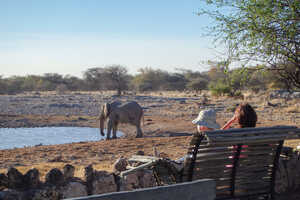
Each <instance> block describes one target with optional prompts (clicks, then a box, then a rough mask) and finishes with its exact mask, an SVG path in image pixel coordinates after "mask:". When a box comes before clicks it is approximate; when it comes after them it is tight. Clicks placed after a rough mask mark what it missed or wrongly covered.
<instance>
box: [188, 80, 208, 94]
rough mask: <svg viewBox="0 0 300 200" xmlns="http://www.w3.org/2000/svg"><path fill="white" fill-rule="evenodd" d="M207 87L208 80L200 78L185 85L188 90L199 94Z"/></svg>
mask: <svg viewBox="0 0 300 200" xmlns="http://www.w3.org/2000/svg"><path fill="white" fill-rule="evenodd" d="M207 86H208V80H207V79H204V78H202V77H198V78H195V79H192V80H191V81H190V82H188V83H187V85H186V87H187V88H188V89H191V90H195V91H197V92H200V93H201V91H202V90H205V89H207Z"/></svg>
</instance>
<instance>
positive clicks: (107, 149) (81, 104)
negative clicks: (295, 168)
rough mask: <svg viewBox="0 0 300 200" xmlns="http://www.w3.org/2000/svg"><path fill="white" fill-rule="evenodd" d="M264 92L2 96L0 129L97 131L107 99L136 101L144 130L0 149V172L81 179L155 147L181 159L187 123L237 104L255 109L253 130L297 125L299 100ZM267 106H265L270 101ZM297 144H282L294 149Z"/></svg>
mask: <svg viewBox="0 0 300 200" xmlns="http://www.w3.org/2000/svg"><path fill="white" fill-rule="evenodd" d="M267 96H268V94H267V93H266V92H261V93H256V94H253V93H250V92H247V93H245V97H244V98H229V97H218V98H217V97H212V96H210V95H209V94H208V93H206V94H205V95H204V94H195V93H180V92H155V93H144V94H142V93H141V94H135V95H133V94H131V95H125V96H122V97H116V96H114V95H113V93H112V92H106V93H100V92H77V93H65V94H56V93H43V92H42V93H24V94H20V95H0V99H1V101H0V102H1V105H0V127H42V126H87V127H98V121H97V115H98V112H99V107H100V104H102V103H103V102H106V101H112V100H120V101H128V100H135V101H137V102H138V103H140V104H141V105H142V106H143V108H144V110H145V119H144V125H142V129H143V132H144V136H145V137H144V138H139V139H136V138H134V135H135V133H134V131H135V128H134V127H130V126H127V125H121V127H120V129H121V131H123V132H124V133H125V137H124V138H120V139H117V140H110V141H98V142H80V143H72V144H62V145H49V146H36V147H27V148H19V149H11V150H0V173H1V172H6V170H7V168H8V167H9V166H14V167H16V168H17V169H18V170H20V171H21V172H26V171H27V170H29V169H30V168H32V167H35V168H37V169H38V170H39V171H40V172H41V178H42V179H43V178H44V176H45V174H46V173H47V172H48V171H49V170H50V169H51V168H54V167H57V168H59V169H62V167H63V166H64V165H65V164H72V165H74V166H75V167H76V172H75V176H78V177H83V173H84V171H83V168H84V167H85V166H87V165H89V164H92V165H93V167H94V168H95V169H97V170H101V169H103V170H107V171H111V170H112V164H113V163H114V162H115V161H116V160H117V159H118V158H119V157H121V156H123V157H130V156H131V155H133V154H135V153H136V152H137V151H144V152H145V154H146V155H153V147H154V146H155V147H156V149H157V150H158V151H159V152H161V155H163V156H167V157H169V158H171V159H175V158H179V157H181V156H183V155H184V154H185V152H186V150H187V146H188V144H189V139H190V136H189V134H190V133H193V132H194V130H195V127H194V125H193V124H192V123H191V121H192V119H193V118H195V117H196V116H197V114H198V112H199V111H200V110H201V109H204V108H208V107H210V108H215V109H216V110H217V112H218V114H217V118H218V119H217V121H218V122H219V123H220V124H221V125H222V124H224V123H225V121H227V120H228V119H229V118H231V116H232V114H233V111H234V109H235V107H236V105H237V104H238V103H240V102H242V101H244V100H246V101H247V102H249V103H250V104H251V105H252V106H254V108H255V109H256V111H257V114H258V124H257V126H260V127H261V126H273V125H296V126H297V125H299V124H300V99H290V100H284V99H273V100H268V98H267ZM268 102H269V103H268ZM299 143H300V141H299V140H298V141H290V142H289V143H287V144H285V145H286V146H291V147H294V148H295V147H296V146H297V145H298V144H299Z"/></svg>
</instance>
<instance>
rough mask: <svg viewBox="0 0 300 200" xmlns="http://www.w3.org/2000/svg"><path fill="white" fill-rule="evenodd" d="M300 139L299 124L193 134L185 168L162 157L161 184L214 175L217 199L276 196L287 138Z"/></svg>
mask: <svg viewBox="0 0 300 200" xmlns="http://www.w3.org/2000/svg"><path fill="white" fill-rule="evenodd" d="M289 139H300V129H299V128H297V127H295V126H275V127H260V128H243V129H228V130H217V131H207V132H203V133H196V134H194V135H193V137H192V139H191V142H190V146H189V148H188V153H187V155H186V157H185V160H184V163H183V168H182V170H181V171H179V172H178V171H177V172H176V170H175V169H174V165H172V164H170V163H172V162H170V161H167V160H164V159H161V160H158V161H157V162H156V164H155V165H153V166H154V167H153V170H154V174H155V177H156V179H157V183H158V185H165V184H172V183H178V182H186V181H193V180H197V179H205V178H210V179H214V180H215V181H216V199H252V198H254V199H262V198H263V199H274V187H275V181H276V170H277V167H278V160H279V157H280V154H281V151H282V147H283V142H284V140H289Z"/></svg>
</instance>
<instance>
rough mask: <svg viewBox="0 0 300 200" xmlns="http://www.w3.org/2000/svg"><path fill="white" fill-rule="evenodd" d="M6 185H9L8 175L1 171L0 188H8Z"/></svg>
mask: <svg viewBox="0 0 300 200" xmlns="http://www.w3.org/2000/svg"><path fill="white" fill-rule="evenodd" d="M8 186H9V180H8V177H7V176H6V175H5V174H3V173H1V174H0V190H1V188H8Z"/></svg>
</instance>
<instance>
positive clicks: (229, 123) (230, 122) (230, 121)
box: [221, 115, 237, 130]
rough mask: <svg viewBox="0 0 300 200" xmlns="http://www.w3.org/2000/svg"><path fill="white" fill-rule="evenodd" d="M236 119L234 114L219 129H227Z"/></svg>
mask: <svg viewBox="0 0 300 200" xmlns="http://www.w3.org/2000/svg"><path fill="white" fill-rule="evenodd" d="M236 120H237V116H236V115H234V116H233V117H232V118H231V119H230V120H229V121H228V122H226V124H225V125H224V126H223V127H222V128H221V130H226V129H229V128H230V126H231V124H232V123H233V122H235V121H236Z"/></svg>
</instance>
